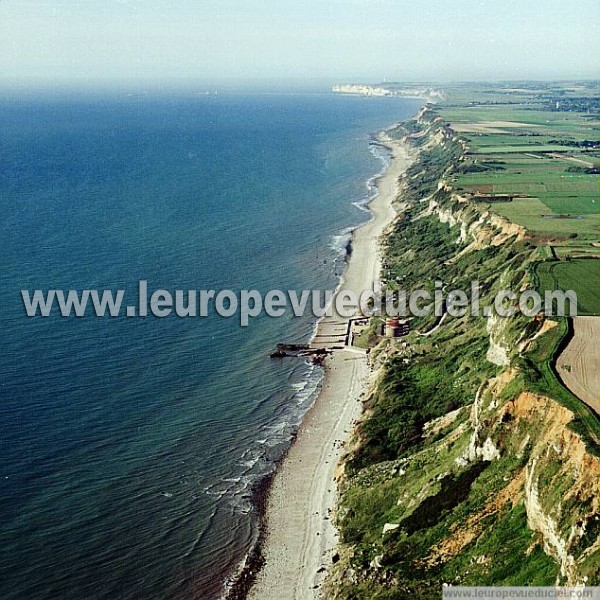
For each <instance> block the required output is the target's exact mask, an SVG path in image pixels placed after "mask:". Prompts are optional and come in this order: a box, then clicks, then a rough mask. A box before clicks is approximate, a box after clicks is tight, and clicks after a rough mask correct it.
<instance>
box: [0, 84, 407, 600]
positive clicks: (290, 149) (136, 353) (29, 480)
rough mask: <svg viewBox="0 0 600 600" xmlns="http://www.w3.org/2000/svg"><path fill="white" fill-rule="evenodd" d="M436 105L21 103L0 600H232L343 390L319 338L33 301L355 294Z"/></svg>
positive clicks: (121, 99)
mask: <svg viewBox="0 0 600 600" xmlns="http://www.w3.org/2000/svg"><path fill="white" fill-rule="evenodd" d="M417 108H418V102H417V101H414V100H400V99H392V98H370V99H367V98H358V97H344V96H336V95H333V94H322V95H317V94H313V95H274V94H270V95H235V94H229V95H210V96H203V95H193V94H184V93H179V94H173V95H168V94H163V95H161V96H153V95H148V94H146V95H139V94H138V95H124V94H123V95H122V96H120V95H119V94H117V93H114V94H112V95H110V96H109V95H105V96H98V97H96V98H92V97H90V96H88V97H86V98H84V97H75V96H71V97H61V98H53V99H43V98H38V99H34V98H33V97H32V96H27V97H25V96H24V97H23V98H16V97H14V96H13V97H11V98H4V99H0V241H1V248H0V331H1V334H2V338H1V342H0V410H1V414H2V434H1V436H0V486H1V494H0V535H1V539H0V569H1V573H0V582H1V583H0V585H1V586H2V589H1V590H0V597H2V598H3V599H4V600H9V599H19V600H38V599H50V598H52V599H60V600H81V599H82V598H85V599H110V600H115V599H143V600H153V599H157V600H163V599H171V598H173V599H176V598H177V599H179V598H188V599H190V598H212V597H216V596H217V595H218V594H219V593H220V592H221V591H222V589H221V588H222V586H223V584H224V582H225V580H226V578H227V576H230V575H231V574H232V573H233V572H234V571H235V569H236V568H237V567H238V566H239V564H240V561H241V560H242V559H243V558H244V556H245V554H246V553H247V551H248V550H249V548H250V547H251V546H252V544H253V543H254V541H255V539H256V535H257V531H256V530H257V528H256V524H257V511H256V508H255V507H253V506H252V504H251V502H250V491H251V489H252V486H253V485H254V484H255V483H256V482H257V481H258V480H259V479H260V478H261V477H262V476H264V474H265V473H267V472H269V471H270V470H272V468H273V464H274V461H275V460H276V459H277V458H278V457H279V456H281V453H282V452H283V451H284V450H285V449H286V448H287V446H288V444H289V440H290V438H291V435H292V434H293V431H294V429H295V428H296V427H297V425H298V423H299V421H300V419H301V417H302V414H303V413H304V412H305V410H306V409H307V407H308V406H309V405H310V403H311V402H312V400H313V399H314V393H315V390H316V389H317V388H318V386H319V382H320V379H321V373H320V371H318V370H315V368H314V367H312V366H309V365H308V364H306V363H304V362H303V361H302V360H301V359H298V360H285V361H275V360H271V359H269V358H268V354H269V352H270V351H271V350H272V349H273V347H274V345H275V344H276V343H277V342H278V341H283V340H288V341H296V342H297V341H301V340H305V341H306V340H308V339H309V338H310V335H311V333H312V331H313V328H314V319H311V318H310V317H306V318H281V319H273V318H269V317H262V318H258V319H255V320H253V322H252V323H251V324H250V326H249V327H248V328H246V329H243V328H241V327H240V326H239V324H238V322H237V321H236V320H235V319H234V318H232V319H224V318H220V317H216V316H213V317H211V318H204V319H202V318H195V319H193V318H186V319H181V318H177V317H175V316H171V317H167V318H164V319H158V318H154V317H148V318H145V319H127V318H125V317H122V318H108V317H105V318H92V317H84V318H75V317H71V318H59V317H57V316H54V317H50V318H41V317H37V318H33V319H30V318H26V317H25V313H24V308H23V304H22V302H21V297H20V290H22V289H29V290H33V289H37V288H40V289H48V288H58V289H67V290H68V289H77V290H82V289H94V288H99V289H105V288H106V289H114V290H116V289H125V290H127V295H126V303H127V300H129V301H130V302H131V303H133V302H135V292H136V289H137V282H138V280H140V279H145V280H147V281H148V285H149V288H150V289H157V288H164V289H168V290H175V289H216V290H219V289H226V288H228V289H233V290H238V289H242V288H256V289H259V290H263V291H266V290H268V289H272V288H279V289H284V290H285V289H298V290H300V289H305V288H308V289H313V288H320V289H333V288H334V287H335V285H336V284H337V277H338V276H339V274H340V273H341V270H342V269H343V257H342V248H343V246H344V243H345V240H346V239H347V235H348V231H349V230H350V228H352V227H353V226H356V225H357V224H358V223H360V222H362V221H364V220H365V219H366V218H368V214H367V213H366V212H365V211H364V208H363V209H361V206H360V204H361V203H364V202H365V201H366V200H367V199H368V195H369V193H370V192H369V188H368V185H367V182H368V180H369V178H371V177H373V176H374V175H375V174H376V173H377V172H378V171H380V170H381V169H382V164H383V162H382V161H383V160H384V157H381V156H378V155H377V151H376V149H374V148H373V147H371V150H370V146H369V139H370V138H369V136H370V134H372V133H373V132H375V131H377V130H380V129H382V128H384V127H385V126H387V125H389V124H391V123H392V122H395V121H399V120H401V119H404V118H407V117H408V116H410V115H411V114H414V113H415V112H416V110H417Z"/></svg>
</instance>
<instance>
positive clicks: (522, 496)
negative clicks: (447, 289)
mask: <svg viewBox="0 0 600 600" xmlns="http://www.w3.org/2000/svg"><path fill="white" fill-rule="evenodd" d="M419 121H420V123H421V124H422V125H423V126H424V127H425V128H426V132H427V133H426V140H423V139H421V138H422V137H423V130H421V131H420V132H418V134H419V135H420V136H421V138H420V141H419V144H420V146H421V149H423V148H432V147H434V146H435V145H439V144H445V143H448V142H449V140H451V139H452V135H453V134H452V132H451V131H448V129H447V128H446V127H445V126H444V124H443V123H442V122H441V121H440V120H439V119H438V118H437V117H436V116H435V115H434V114H433V113H431V112H430V111H427V110H425V111H423V112H422V113H421V114H420V115H419ZM412 218H413V219H414V220H418V219H437V220H438V221H439V222H440V223H445V224H447V225H448V226H449V227H450V232H451V234H452V236H453V237H452V239H453V240H455V243H456V254H455V255H454V256H453V257H451V258H450V259H449V260H447V262H448V263H453V262H454V263H456V264H459V261H461V260H462V261H464V260H465V259H466V258H468V257H469V256H476V255H477V256H479V254H478V253H480V254H481V256H487V254H486V251H488V254H489V249H490V248H491V247H510V246H511V245H512V244H519V243H520V242H522V241H523V240H524V239H526V235H527V234H526V232H525V230H523V228H521V227H518V226H516V225H514V224H512V223H509V222H508V221H506V220H505V219H502V218H501V217H498V216H497V215H494V214H493V213H491V212H490V211H487V210H481V208H480V207H478V206H476V205H473V204H471V203H468V202H465V199H464V198H462V197H461V196H460V195H458V194H456V193H455V192H454V191H453V190H452V188H451V186H450V185H449V184H447V183H446V182H445V180H442V181H440V182H439V184H438V186H437V189H436V190H434V191H433V192H431V193H430V194H429V195H428V196H427V197H425V198H423V201H422V202H421V203H420V205H419V206H417V210H416V211H415V212H414V213H413V217H412ZM481 261H482V264H485V258H482V259H481ZM496 279H497V280H498V281H499V282H500V283H501V284H503V285H505V286H506V287H510V288H511V289H524V288H526V287H527V286H528V285H529V284H530V282H529V281H528V274H527V269H523V270H519V272H518V273H515V270H514V268H513V267H511V266H507V267H506V269H505V270H504V271H501V272H498V273H497V274H496ZM450 326H452V325H447V324H444V326H443V327H442V328H440V329H443V328H447V327H450ZM455 327H456V330H457V331H460V330H461V329H460V327H459V326H457V325H455ZM555 329H556V323H554V322H552V321H549V320H544V319H543V318H537V319H528V320H525V319H523V318H520V319H519V318H504V319H503V318H497V317H491V318H489V319H487V322H486V323H485V325H484V327H482V329H481V339H482V343H484V345H485V347H486V349H485V351H484V352H483V355H482V356H483V357H484V358H483V360H484V361H486V362H487V363H489V364H491V365H493V366H494V367H493V368H495V374H494V375H493V376H491V377H489V378H487V379H484V380H483V381H482V382H481V384H480V385H478V386H477V388H476V389H475V390H474V392H473V395H472V397H471V398H465V402H464V403H463V406H461V407H460V408H458V409H457V408H452V410H449V411H448V412H447V413H446V414H443V415H442V416H440V417H437V418H435V419H433V420H430V421H429V422H427V423H425V424H424V426H423V428H422V435H421V440H420V442H418V443H417V444H416V446H415V449H414V451H413V452H408V453H405V454H404V455H402V456H400V457H399V458H397V459H393V460H380V461H373V462H372V464H369V465H368V466H365V467H362V468H360V469H354V470H353V471H352V472H350V473H348V472H346V473H343V472H340V483H341V503H340V509H339V513H338V523H339V524H340V526H341V531H342V544H341V546H340V560H339V562H338V563H337V564H336V565H335V567H334V568H333V569H332V571H331V573H330V576H329V581H328V584H327V586H326V592H327V596H328V597H331V598H340V599H341V598H349V597H352V598H370V597H373V595H374V594H381V597H390V598H391V597H407V598H408V597H420V598H429V597H432V598H433V597H439V586H441V585H442V584H462V585H519V584H522V585H525V584H527V585H534V584H537V585H554V584H562V585H585V584H588V585H592V584H593V585H598V584H600V459H599V458H598V453H597V449H596V448H595V447H593V445H590V442H589V439H584V438H582V435H581V434H580V433H578V432H577V431H576V430H575V429H576V428H574V427H573V423H574V421H575V419H576V417H575V415H574V413H573V412H572V411H571V410H569V409H568V408H566V407H565V405H564V403H561V402H560V401H559V400H558V399H555V398H553V397H552V394H551V393H538V392H536V391H535V390H534V389H531V386H530V383H529V379H528V377H529V373H528V372H526V371H524V367H523V364H524V363H523V361H524V360H529V361H533V362H535V360H537V358H535V356H534V355H531V354H528V353H530V352H531V349H532V346H533V345H535V344H540V345H541V346H542V347H543V346H544V345H545V344H548V343H549V342H548V341H547V338H546V337H545V336H548V335H551V333H552V331H553V330H555ZM443 339H448V337H447V336H446V338H444V337H443V332H442V333H440V337H436V336H433V338H432V339H431V342H432V344H433V345H434V347H435V345H436V343H447V342H443V341H441V340H443ZM475 342H476V340H475ZM398 351H399V350H398V346H393V345H390V346H387V347H385V348H383V349H375V351H374V352H373V356H374V357H375V358H374V361H373V362H374V365H376V366H377V368H378V369H379V370H378V377H377V380H376V383H375V389H377V388H376V386H378V385H379V386H381V385H382V384H384V383H385V381H386V377H388V378H389V374H390V371H389V366H388V370H387V371H386V368H385V365H389V363H390V361H391V360H392V359H393V357H394V355H395V354H396V353H397V352H398ZM532 356H533V357H532ZM457 360H459V361H460V360H461V357H460V355H459V356H458V357H457ZM481 367H482V368H483V365H481ZM461 377H464V376H462V375H461ZM374 399H375V400H376V394H375V393H374V392H372V394H371V395H370V397H369V399H368V401H367V405H368V406H369V409H368V411H367V412H366V413H365V416H364V419H365V420H368V419H369V416H370V413H371V412H372V410H373V408H372V407H373V404H372V401H373V402H374V401H375V400H374ZM364 431H365V429H364V428H363V429H361V428H360V427H359V430H358V432H357V435H356V437H355V439H354V440H353V445H352V446H351V447H349V448H348V456H347V457H346V460H347V461H348V462H349V463H351V462H352V457H353V455H354V454H355V453H356V451H357V449H359V448H360V447H361V445H364V444H365V438H364V435H365V434H364ZM386 594H392V595H390V596H387V595H386ZM393 594H397V595H396V596H393ZM403 594H404V596H403ZM415 594H417V595H415Z"/></svg>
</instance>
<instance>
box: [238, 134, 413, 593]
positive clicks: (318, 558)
mask: <svg viewBox="0 0 600 600" xmlns="http://www.w3.org/2000/svg"><path fill="white" fill-rule="evenodd" d="M391 127H393V125H392V126H391ZM391 127H390V128H391ZM390 128H388V129H387V130H386V131H384V132H380V133H379V134H378V135H377V136H376V138H375V140H374V142H375V143H377V144H378V145H382V146H385V147H386V148H387V149H388V151H389V162H388V164H387V166H385V167H384V169H383V170H382V172H381V173H380V174H378V175H377V176H375V177H374V178H373V180H372V183H373V184H374V186H375V188H376V190H377V193H376V195H375V196H374V197H373V198H372V199H371V200H370V201H369V202H368V204H367V205H366V207H367V208H368V209H369V211H370V213H371V218H370V219H369V220H368V221H367V222H365V223H363V224H361V225H360V226H358V227H357V228H355V229H354V230H353V232H352V236H351V244H352V253H351V255H350V256H349V257H348V262H347V265H346V268H345V269H344V273H343V275H342V277H341V280H340V283H339V286H338V288H337V290H336V294H337V292H339V290H341V289H342V287H343V289H346V290H353V291H355V292H356V293H360V292H362V291H363V290H365V289H372V287H373V284H374V282H375V281H377V280H378V279H379V274H380V272H381V256H380V254H381V252H380V238H381V235H382V234H383V233H384V232H385V231H386V230H387V229H388V227H389V226H390V225H391V224H392V223H393V222H394V220H395V218H396V216H397V213H396V210H395V208H394V203H395V200H396V198H397V196H398V178H399V177H400V175H401V174H402V173H404V172H405V171H406V169H407V167H408V166H409V164H410V162H411V159H412V157H411V154H410V152H409V150H408V149H407V148H406V146H404V145H403V144H402V143H401V142H400V141H397V140H392V139H391V138H389V136H388V135H387V131H389V129H390ZM347 321H348V319H347V318H341V317H339V316H336V315H335V314H334V316H332V317H325V318H323V319H321V320H320V321H319V323H318V324H317V327H316V330H315V333H314V335H313V339H312V342H311V345H312V346H313V347H318V346H326V345H329V346H331V345H333V344H334V343H335V342H332V341H330V340H328V335H329V334H327V331H328V330H329V331H330V332H331V331H335V330H336V329H337V330H339V329H340V328H341V325H342V323H347ZM332 328H333V329H332ZM317 338H320V339H321V340H323V341H322V342H317ZM324 367H325V377H324V381H323V385H322V387H321V390H320V391H319V393H318V395H317V397H316V399H315V401H314V403H313V405H312V406H311V408H310V409H309V410H308V411H307V413H306V414H305V416H304V418H303V420H302V424H301V425H300V427H299V429H298V432H297V434H296V436H295V438H294V439H293V440H292V443H291V445H290V447H289V449H288V451H287V453H286V454H285V455H284V456H283V457H282V459H281V461H280V462H279V464H278V465H276V469H275V471H274V473H273V474H272V475H271V477H270V478H269V481H268V482H267V483H266V484H264V483H263V484H262V485H260V486H258V488H259V489H258V490H257V492H256V496H255V499H256V500H257V506H259V508H261V507H262V508H264V509H265V510H261V511H260V513H261V514H260V521H259V539H258V541H257V544H256V546H255V548H253V549H252V551H251V553H250V555H249V556H248V558H247V560H246V565H245V567H244V569H243V571H242V573H241V574H240V575H239V576H238V578H237V579H236V581H235V583H234V585H233V586H232V588H231V589H230V591H229V594H228V595H227V598H228V599H230V600H238V599H242V598H248V599H249V600H270V599H273V600H284V599H287V598H290V599H292V598H294V599H300V598H301V599H307V600H308V599H316V598H319V597H321V592H320V588H321V584H322V582H323V580H324V579H325V576H326V574H327V567H328V566H329V565H330V564H331V563H332V558H333V555H334V552H335V548H336V546H337V542H338V538H337V530H336V528H335V527H334V525H333V515H334V511H335V508H336V485H335V474H336V471H337V469H338V463H339V460H340V458H341V455H342V453H343V451H344V446H345V443H346V442H347V440H348V439H349V437H350V435H351V432H352V430H353V428H354V425H355V422H356V420H357V419H358V418H359V416H360V415H361V413H362V402H361V398H362V396H363V395H364V393H365V392H366V390H367V387H368V384H369V379H370V368H369V365H368V362H367V354H366V352H365V351H363V350H360V349H357V348H345V349H343V350H336V351H335V352H334V353H333V354H332V355H331V356H329V357H328V358H327V359H326V361H325V364H324ZM258 496H260V498H259V497H258Z"/></svg>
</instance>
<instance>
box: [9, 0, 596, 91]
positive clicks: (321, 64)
mask: <svg viewBox="0 0 600 600" xmlns="http://www.w3.org/2000/svg"><path fill="white" fill-rule="evenodd" d="M599 17H600V4H598V3H597V2H595V1H594V2H592V1H591V0H580V1H578V2H577V3H575V2H573V1H567V2H565V1H559V0H548V1H547V2H545V3H544V6H543V8H542V7H540V6H539V3H537V2H533V1H532V0H520V1H517V0H508V1H507V2H503V3H502V4H501V5H499V3H496V2H492V1H490V0H486V1H482V2H469V1H468V0H459V1H457V2H452V3H450V2H441V1H439V0H438V1H432V2H429V3H428V4H427V6H418V5H415V4H414V3H412V2H407V1H402V0H400V1H395V2H394V1H391V0H363V1H359V0H330V1H329V2H327V3H323V2H317V1H316V0H308V1H307V2H305V3H304V4H298V3H293V2H290V1H289V0H281V1H280V2H277V3H275V2H260V1H258V0H223V1H222V2H219V3H206V2H205V3H196V2H191V1H190V0H181V1H180V2H178V3H175V2H172V1H167V0H146V1H145V2H142V1H140V0H107V1H106V2H104V3H102V4H99V3H96V2H92V1H89V0H70V1H69V2H67V1H66V0H55V1H54V2H51V1H49V0H37V1H33V0H4V1H3V2H1V3H0V40H1V41H0V73H2V75H0V85H2V86H3V87H4V88H7V87H9V88H10V87H13V88H23V87H25V88H27V87H31V88H34V87H42V88H43V87H47V88H54V87H65V86H71V87H90V86H91V87H97V86H101V87H102V86H104V87H111V86H113V87H114V86H123V85H125V86H134V87H136V88H140V87H144V86H149V87H154V86H156V85H159V86H160V85H164V86H184V87H185V86H188V87H189V86H190V85H193V86H202V85H204V86H207V87H210V86H211V85H213V86H214V85H219V84H220V85H223V84H225V85H228V84H231V83H232V82H235V83H236V84H237V85H239V84H240V83H241V84H244V85H249V84H251V85H252V86H254V87H256V86H257V85H258V84H259V83H262V84H264V85H265V86H266V87H267V88H269V87H277V86H278V85H279V86H281V85H282V84H286V82H287V85H289V86H291V87H292V88H293V87H294V86H297V85H298V83H299V82H307V83H311V84H313V85H315V86H317V87H318V86H321V85H323V86H324V85H325V84H331V83H336V82H337V83H344V82H372V83H377V82H381V81H384V80H386V79H387V80H388V81H414V82H423V81H436V82H446V81H448V82H449V81H483V80H517V81H518V80H530V79H533V80H536V79H537V80H576V79H597V78H599V77H600V73H599V70H598V68H597V59H596V57H597V56H598V54H599V51H600V36H599V35H598V27H597V23H598V22H600V19H599Z"/></svg>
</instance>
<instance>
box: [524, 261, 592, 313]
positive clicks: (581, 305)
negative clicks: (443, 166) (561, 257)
mask: <svg viewBox="0 0 600 600" xmlns="http://www.w3.org/2000/svg"><path fill="white" fill-rule="evenodd" d="M536 275H537V278H538V292H539V293H540V294H543V293H544V292H545V291H552V290H564V291H567V290H573V291H575V293H576V294H577V307H578V308H577V312H578V314H581V315H600V260H597V259H592V258H587V259H586V258H583V259H577V260H567V261H546V262H542V263H539V264H538V265H537V268H536Z"/></svg>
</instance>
